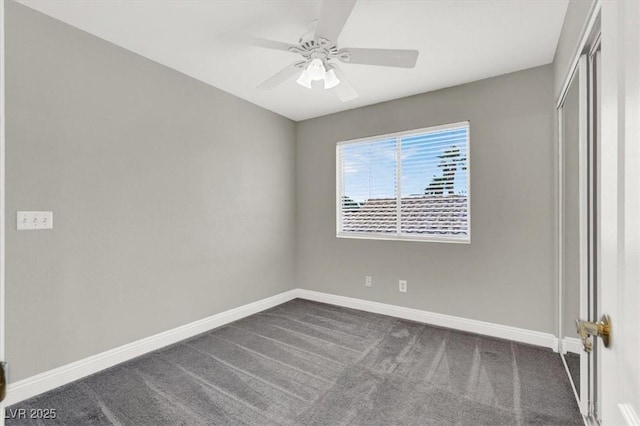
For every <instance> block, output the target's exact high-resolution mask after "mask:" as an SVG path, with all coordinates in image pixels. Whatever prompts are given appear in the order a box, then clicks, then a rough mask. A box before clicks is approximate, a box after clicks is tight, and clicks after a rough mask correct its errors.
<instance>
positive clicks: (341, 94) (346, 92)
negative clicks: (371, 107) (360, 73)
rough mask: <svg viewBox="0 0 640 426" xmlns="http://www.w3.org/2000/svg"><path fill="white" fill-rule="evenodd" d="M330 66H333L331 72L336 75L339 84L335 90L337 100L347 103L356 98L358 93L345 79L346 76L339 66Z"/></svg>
mask: <svg viewBox="0 0 640 426" xmlns="http://www.w3.org/2000/svg"><path fill="white" fill-rule="evenodd" d="M332 66H333V70H334V71H335V73H336V76H337V77H338V80H340V84H338V85H337V86H336V88H335V91H336V95H338V98H340V100H341V101H342V102H349V101H351V100H353V99H355V98H357V97H358V92H356V89H354V88H353V86H352V85H351V82H350V81H349V79H348V78H347V75H346V74H345V73H344V72H343V71H342V69H341V68H340V67H339V66H337V65H335V64H332Z"/></svg>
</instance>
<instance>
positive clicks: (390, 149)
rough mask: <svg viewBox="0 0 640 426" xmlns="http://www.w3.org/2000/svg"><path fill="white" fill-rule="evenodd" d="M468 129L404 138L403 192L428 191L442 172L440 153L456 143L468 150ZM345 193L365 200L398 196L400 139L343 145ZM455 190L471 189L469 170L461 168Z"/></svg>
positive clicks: (359, 200)
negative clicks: (398, 150)
mask: <svg viewBox="0 0 640 426" xmlns="http://www.w3.org/2000/svg"><path fill="white" fill-rule="evenodd" d="M466 141H467V129H466V128H462V129H454V130H444V131H440V132H431V133H428V134H423V135H417V136H407V137H405V138H402V152H401V158H402V184H401V188H402V196H403V197H408V196H412V195H420V194H424V189H425V188H426V187H427V186H428V185H429V183H430V182H431V180H432V178H433V176H434V175H435V176H438V177H440V176H442V169H441V168H440V167H438V164H439V163H440V159H439V158H438V155H440V154H442V153H443V152H444V150H445V149H447V148H449V147H451V146H455V147H458V148H459V149H460V151H461V152H462V154H463V155H465V154H466ZM341 149H342V163H343V170H344V174H343V190H344V192H343V195H346V196H347V197H350V198H351V199H353V200H355V201H358V202H364V201H366V200H368V199H370V198H395V197H396V192H395V190H396V156H397V153H396V140H395V138H388V139H380V140H376V141H372V142H367V143H355V144H351V145H349V144H346V145H342V146H341ZM454 183H455V184H454V192H455V193H456V194H458V193H465V192H466V190H467V182H466V172H463V171H461V170H460V168H458V171H457V172H456V176H455V181H454Z"/></svg>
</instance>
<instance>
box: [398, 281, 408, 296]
mask: <svg viewBox="0 0 640 426" xmlns="http://www.w3.org/2000/svg"><path fill="white" fill-rule="evenodd" d="M398 290H399V291H400V293H406V292H407V281H406V280H400V281H398Z"/></svg>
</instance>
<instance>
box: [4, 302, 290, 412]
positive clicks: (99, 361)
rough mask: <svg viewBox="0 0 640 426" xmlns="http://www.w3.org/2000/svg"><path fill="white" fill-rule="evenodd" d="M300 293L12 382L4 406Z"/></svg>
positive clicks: (208, 319)
mask: <svg viewBox="0 0 640 426" xmlns="http://www.w3.org/2000/svg"><path fill="white" fill-rule="evenodd" d="M296 293H297V291H296V290H290V291H287V292H284V293H280V294H277V295H275V296H272V297H269V298H266V299H262V300H259V301H257V302H253V303H249V304H247V305H243V306H240V307H238V308H235V309H230V310H228V311H224V312H221V313H219V314H216V315H212V316H210V317H208V318H203V319H201V320H198V321H194V322H192V323H189V324H186V325H183V326H180V327H176V328H174V329H172V330H168V331H165V332H162V333H158V334H156V335H153V336H151V337H147V338H144V339H141V340H138V341H135V342H132V343H128V344H126V345H123V346H119V347H117V348H114V349H111V350H108V351H106V352H102V353H99V354H97V355H93V356H90V357H88V358H85V359H82V360H80V361H76V362H73V363H71V364H67V365H64V366H62V367H58V368H55V369H53V370H49V371H46V372H44V373H41V374H38V375H35V376H32V377H29V378H26V379H24V380H19V381H17V382H15V383H11V384H9V386H8V387H7V397H6V399H5V400H4V401H3V402H2V406H3V407H6V406H9V405H11V404H15V403H17V402H20V401H23V400H25V399H28V398H31V397H33V396H36V395H38V394H41V393H43V392H47V391H50V390H51V389H55V388H57V387H59V386H63V385H66V384H67V383H70V382H72V381H74V380H78V379H81V378H82V377H86V376H88V375H91V374H94V373H97V372H99V371H102V370H104V369H106V368H109V367H112V366H114V365H116V364H120V363H121V362H124V361H128V360H130V359H133V358H135V357H138V356H140V355H144V354H147V353H149V352H153V351H155V350H158V349H160V348H162V347H165V346H168V345H171V344H173V343H177V342H179V341H181V340H184V339H188V338H189V337H193V336H196V335H198V334H200V333H204V332H206V331H209V330H212V329H214V328H216V327H220V326H223V325H225V324H228V323H230V322H233V321H237V320H239V319H241V318H244V317H246V316H249V315H253V314H255V313H258V312H260V311H264V310H265V309H269V308H272V307H274V306H277V305H279V304H281V303H284V302H287V301H289V300H292V299H295V298H296Z"/></svg>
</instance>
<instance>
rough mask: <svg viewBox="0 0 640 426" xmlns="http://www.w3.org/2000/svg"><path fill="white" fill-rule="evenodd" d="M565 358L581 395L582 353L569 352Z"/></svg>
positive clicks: (577, 390)
mask: <svg viewBox="0 0 640 426" xmlns="http://www.w3.org/2000/svg"><path fill="white" fill-rule="evenodd" d="M564 360H565V361H566V362H567V367H568V369H569V374H570V375H571V380H572V381H573V385H574V386H575V387H576V392H578V395H580V355H578V354H574V353H571V352H567V353H566V354H565V355H564Z"/></svg>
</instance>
